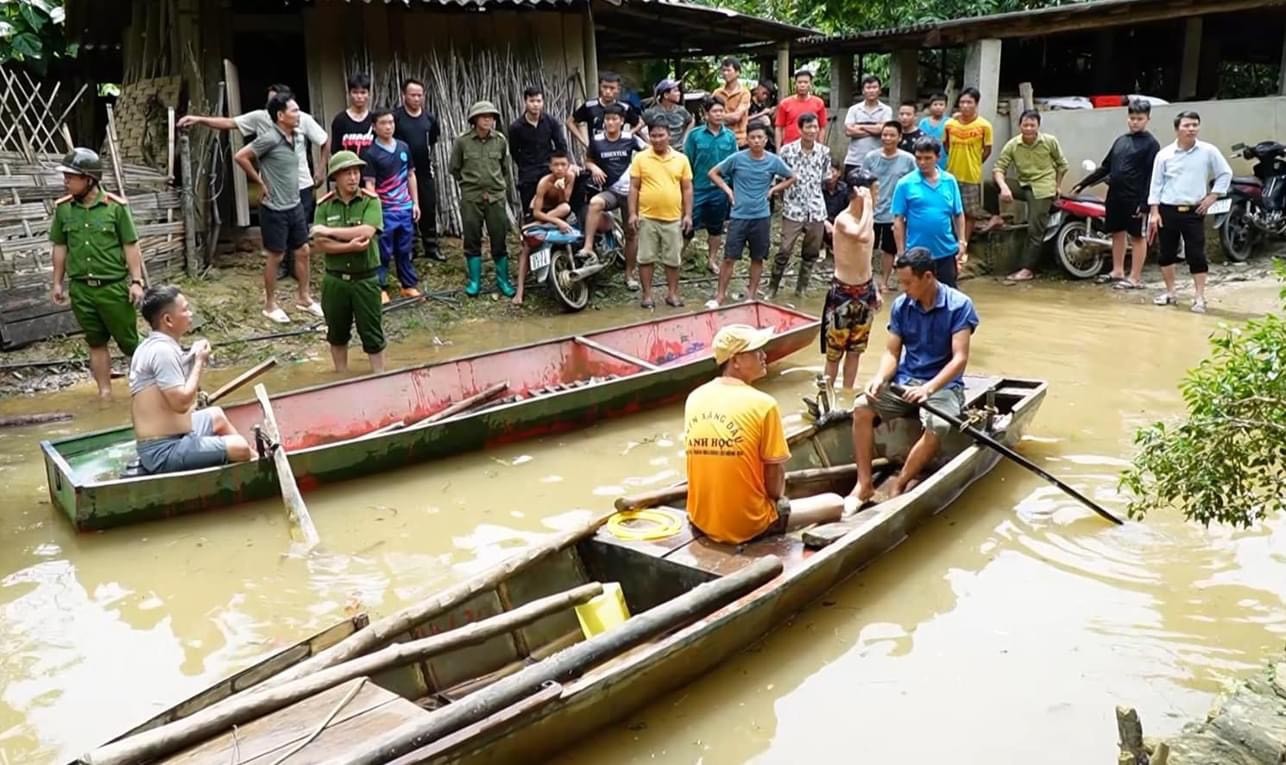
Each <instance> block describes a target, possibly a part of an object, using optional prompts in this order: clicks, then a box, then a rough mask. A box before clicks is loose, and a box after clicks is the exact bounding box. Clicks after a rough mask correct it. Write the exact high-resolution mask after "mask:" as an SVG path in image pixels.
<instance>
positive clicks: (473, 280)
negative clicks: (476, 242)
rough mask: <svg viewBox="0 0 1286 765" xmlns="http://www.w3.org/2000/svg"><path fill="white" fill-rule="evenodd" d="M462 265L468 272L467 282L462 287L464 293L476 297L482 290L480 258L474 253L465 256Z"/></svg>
mask: <svg viewBox="0 0 1286 765" xmlns="http://www.w3.org/2000/svg"><path fill="white" fill-rule="evenodd" d="M464 265H465V268H466V269H467V270H468V272H469V283H468V284H466V285H465V287H464V294H466V295H468V296H469V297H477V296H478V293H479V292H482V258H481V257H478V256H476V255H475V256H472V257H468V258H465V259H464Z"/></svg>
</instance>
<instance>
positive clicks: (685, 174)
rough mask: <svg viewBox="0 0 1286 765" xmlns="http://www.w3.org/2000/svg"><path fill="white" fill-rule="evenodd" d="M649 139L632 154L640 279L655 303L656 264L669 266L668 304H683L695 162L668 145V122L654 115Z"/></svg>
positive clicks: (648, 300) (646, 299)
mask: <svg viewBox="0 0 1286 765" xmlns="http://www.w3.org/2000/svg"><path fill="white" fill-rule="evenodd" d="M647 131H648V132H647V136H648V144H649V147H650V148H647V149H644V150H643V151H640V152H638V153H637V154H635V155H634V158H633V159H631V160H630V197H629V200H630V205H629V210H630V230H631V231H634V232H635V236H637V237H638V248H639V253H638V264H639V282H641V283H642V285H643V300H642V302H641V303H640V305H642V306H643V307H644V308H651V307H652V306H653V303H652V269H653V268H654V267H655V265H656V264H657V263H660V264H661V265H662V266H664V267H665V284H666V288H667V290H666V296H665V302H666V305H670V306H674V307H675V308H678V307H679V306H681V305H683V298H681V297H679V265H680V263H681V259H680V258H681V255H682V253H683V235H684V233H686V232H687V231H689V230H691V228H692V165H690V164H688V158H687V157H685V156H684V155H683V154H682V153H681V152H678V151H675V149H674V148H673V147H672V146H671V145H670V126H669V125H668V124H666V123H665V121H663V120H658V119H653V120H652V122H651V123H650V124H649V125H648V126H647Z"/></svg>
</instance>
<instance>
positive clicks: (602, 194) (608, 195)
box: [581, 104, 644, 290]
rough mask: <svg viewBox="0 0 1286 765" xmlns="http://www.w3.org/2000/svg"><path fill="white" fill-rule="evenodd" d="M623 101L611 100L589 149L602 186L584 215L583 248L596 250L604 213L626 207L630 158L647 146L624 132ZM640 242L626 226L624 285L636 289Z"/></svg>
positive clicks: (593, 174) (589, 162)
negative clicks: (615, 102) (636, 268)
mask: <svg viewBox="0 0 1286 765" xmlns="http://www.w3.org/2000/svg"><path fill="white" fill-rule="evenodd" d="M623 106H624V104H610V105H609V106H608V107H607V108H606V110H605V112H604V114H603V131H602V132H600V133H595V134H594V137H593V138H592V139H590V142H589V149H588V150H587V151H586V162H585V168H586V169H587V170H588V171H589V174H590V180H591V181H592V185H593V186H595V187H597V188H598V189H600V191H599V193H597V194H595V195H594V196H593V198H592V199H590V201H589V212H588V213H587V214H586V215H585V243H584V245H582V247H581V250H582V252H590V253H592V252H593V251H594V235H595V234H596V233H597V232H598V228H599V220H600V219H601V218H602V216H603V215H604V214H607V213H611V212H612V211H613V210H616V209H619V208H622V207H625V206H626V205H627V204H628V201H629V196H630V173H629V170H630V161H631V160H632V159H633V158H634V153H635V152H637V151H641V150H642V149H643V148H644V145H643V142H642V140H641V139H639V138H638V137H637V136H634V135H631V134H628V133H626V132H625V127H624V123H625V109H624V108H623ZM637 252H638V243H637V239H636V237H635V235H634V232H633V231H631V230H630V227H629V226H626V227H625V286H626V287H628V288H630V289H632V290H636V289H639V282H638V280H637V279H635V278H634V260H635V257H636V253H637Z"/></svg>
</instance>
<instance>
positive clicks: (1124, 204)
mask: <svg viewBox="0 0 1286 765" xmlns="http://www.w3.org/2000/svg"><path fill="white" fill-rule="evenodd" d="M1151 116H1152V105H1151V104H1150V103H1148V102H1147V101H1144V100H1143V99H1141V98H1132V99H1130V103H1129V108H1128V109H1127V115H1126V126H1127V127H1129V132H1127V133H1126V134H1125V135H1122V136H1120V137H1118V138H1117V139H1116V140H1115V141H1114V142H1113V143H1112V148H1111V149H1109V150H1108V152H1107V156H1106V157H1104V158H1103V164H1101V165H1099V166H1098V168H1097V169H1095V170H1094V172H1092V173H1090V174H1089V175H1087V176H1085V178H1084V180H1082V181H1081V182H1080V183H1078V184H1076V186H1074V187H1073V190H1074V191H1076V192H1078V193H1079V192H1080V191H1082V190H1084V189H1086V188H1088V187H1090V186H1093V185H1094V184H1096V183H1099V182H1100V181H1103V180H1107V205H1106V206H1107V216H1106V220H1105V221H1104V226H1103V227H1104V229H1105V230H1106V231H1108V232H1110V233H1111V234H1112V273H1110V274H1106V275H1104V276H1101V277H1099V282H1100V283H1102V284H1106V283H1109V282H1110V283H1114V284H1115V286H1116V288H1117V289H1122V290H1127V289H1139V288H1140V287H1142V286H1143V262H1144V260H1146V259H1147V254H1148V238H1147V232H1146V231H1145V230H1144V227H1145V225H1146V224H1145V221H1146V219H1147V209H1146V208H1147V201H1148V186H1149V184H1150V183H1151V182H1152V163H1153V160H1155V159H1156V155H1157V152H1159V151H1160V150H1161V144H1160V143H1158V142H1157V139H1156V138H1154V137H1152V134H1151V133H1149V132H1148V120H1149V119H1151ZM1127 237H1128V238H1129V242H1130V249H1131V250H1132V252H1133V258H1132V260H1131V263H1130V278H1129V279H1126V278H1125V242H1126V238H1127Z"/></svg>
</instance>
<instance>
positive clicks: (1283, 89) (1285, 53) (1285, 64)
mask: <svg viewBox="0 0 1286 765" xmlns="http://www.w3.org/2000/svg"><path fill="white" fill-rule="evenodd" d="M1277 93H1278V95H1282V96H1286V35H1283V36H1282V63H1281V67H1280V68H1279V69H1278V71H1277Z"/></svg>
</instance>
